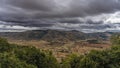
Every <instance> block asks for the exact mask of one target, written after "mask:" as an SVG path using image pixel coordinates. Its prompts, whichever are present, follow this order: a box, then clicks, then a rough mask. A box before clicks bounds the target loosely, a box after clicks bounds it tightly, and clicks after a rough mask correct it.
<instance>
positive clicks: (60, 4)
mask: <svg viewBox="0 0 120 68" xmlns="http://www.w3.org/2000/svg"><path fill="white" fill-rule="evenodd" d="M36 29H58V30H78V31H82V32H105V31H120V0H0V32H14V31H24V30H36Z"/></svg>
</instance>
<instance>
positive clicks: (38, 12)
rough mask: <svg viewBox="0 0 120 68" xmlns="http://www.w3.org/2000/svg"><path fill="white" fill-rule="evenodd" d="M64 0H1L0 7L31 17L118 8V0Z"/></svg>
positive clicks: (63, 15)
mask: <svg viewBox="0 0 120 68" xmlns="http://www.w3.org/2000/svg"><path fill="white" fill-rule="evenodd" d="M66 2H68V3H66ZM66 2H65V1H64V0H61V1H60V0H1V2H0V4H2V6H0V8H1V10H9V11H6V14H8V15H9V14H10V15H13V16H14V14H15V16H23V17H33V18H34V17H35V18H41V17H73V16H74V17H75V16H78V17H81V16H88V15H96V14H101V13H110V12H114V11H118V10H119V9H120V1H119V0H66ZM3 13H5V12H3ZM0 14H2V12H1V13H0ZM26 15H27V16H26Z"/></svg>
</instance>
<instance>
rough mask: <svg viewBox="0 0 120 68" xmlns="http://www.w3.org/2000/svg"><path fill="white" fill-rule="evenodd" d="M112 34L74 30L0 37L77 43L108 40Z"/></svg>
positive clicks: (9, 33)
mask: <svg viewBox="0 0 120 68" xmlns="http://www.w3.org/2000/svg"><path fill="white" fill-rule="evenodd" d="M112 34H114V33H111V32H103V33H83V32H79V31H75V30H73V31H59V30H33V31H26V32H3V33H0V36H1V37H6V38H11V39H17V40H20V39H22V40H45V41H77V40H85V39H99V40H108V39H109V37H110V36H111V35H112Z"/></svg>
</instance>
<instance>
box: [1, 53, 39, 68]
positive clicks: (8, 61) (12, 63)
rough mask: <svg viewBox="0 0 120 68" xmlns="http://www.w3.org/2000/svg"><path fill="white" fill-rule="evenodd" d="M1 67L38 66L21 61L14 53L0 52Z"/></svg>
mask: <svg viewBox="0 0 120 68" xmlns="http://www.w3.org/2000/svg"><path fill="white" fill-rule="evenodd" d="M0 68H37V67H35V66H33V65H30V64H27V63H25V62H22V61H20V60H19V59H18V58H16V57H15V56H14V55H12V54H9V53H0Z"/></svg>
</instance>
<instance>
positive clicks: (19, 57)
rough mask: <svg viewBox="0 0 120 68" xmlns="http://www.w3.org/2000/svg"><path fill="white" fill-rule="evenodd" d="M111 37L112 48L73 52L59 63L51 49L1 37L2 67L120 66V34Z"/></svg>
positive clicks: (67, 67)
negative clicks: (47, 49)
mask: <svg viewBox="0 0 120 68" xmlns="http://www.w3.org/2000/svg"><path fill="white" fill-rule="evenodd" d="M111 39H112V41H111V42H112V43H113V44H112V45H113V46H112V47H111V48H110V49H106V50H102V51H97V50H93V51H91V52H89V53H86V54H84V55H76V54H72V55H70V56H68V57H67V58H64V59H63V60H62V62H60V63H58V61H57V60H56V58H55V57H54V56H53V55H52V53H51V52H50V51H43V50H40V49H36V48H35V47H31V46H18V45H15V44H9V43H8V42H7V40H6V39H3V38H0V68H120V58H119V57H120V35H115V36H113V37H112V38H111Z"/></svg>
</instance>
